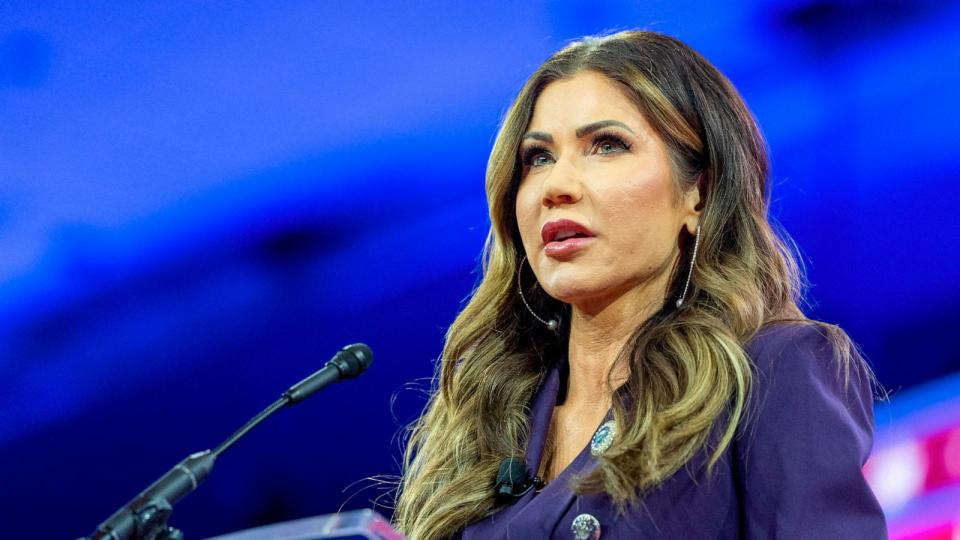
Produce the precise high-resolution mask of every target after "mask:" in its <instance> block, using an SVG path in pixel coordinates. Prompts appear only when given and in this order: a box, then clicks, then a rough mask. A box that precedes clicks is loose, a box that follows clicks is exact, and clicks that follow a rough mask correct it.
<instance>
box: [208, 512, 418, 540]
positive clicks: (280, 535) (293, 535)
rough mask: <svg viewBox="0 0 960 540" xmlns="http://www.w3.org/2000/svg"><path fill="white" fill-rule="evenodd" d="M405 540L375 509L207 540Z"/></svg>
mask: <svg viewBox="0 0 960 540" xmlns="http://www.w3.org/2000/svg"><path fill="white" fill-rule="evenodd" d="M327 538H349V539H357V540H360V539H363V540H406V539H405V538H404V537H403V535H401V534H400V533H398V532H397V531H396V530H394V528H393V527H391V526H390V522H388V521H387V520H386V519H384V517H383V516H381V515H380V514H378V513H376V512H374V511H373V510H353V511H350V512H338V513H336V514H327V515H325V516H316V517H310V518H304V519H296V520H293V521H284V522H282V523H274V524H273V525H265V526H263V527H256V528H253V529H247V530H245V531H239V532H234V533H229V534H224V535H221V536H215V537H213V538H208V539H207V540H322V539H327Z"/></svg>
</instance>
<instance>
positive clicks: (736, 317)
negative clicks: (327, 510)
mask: <svg viewBox="0 0 960 540" xmlns="http://www.w3.org/2000/svg"><path fill="white" fill-rule="evenodd" d="M584 70H589V71H593V72H596V73H599V74H602V75H604V76H606V77H608V78H609V79H611V80H612V81H615V82H616V83H618V84H619V85H620V86H621V87H622V89H623V91H624V94H625V95H627V96H629V97H630V98H631V99H633V101H634V102H635V103H636V105H637V107H638V108H639V110H640V111H641V112H642V113H643V114H644V115H645V116H646V118H647V120H648V122H649V123H650V125H651V126H652V127H653V128H654V129H655V130H656V132H657V134H658V135H659V136H660V138H661V139H662V140H663V141H664V142H665V143H666V146H667V148H668V149H669V154H670V159H671V162H672V165H673V170H674V177H675V181H676V182H677V188H678V190H681V191H682V190H688V189H700V190H701V200H702V201H703V203H704V206H703V214H702V216H701V219H700V224H701V227H702V232H701V239H700V249H699V252H698V255H697V260H696V261H692V262H693V264H694V272H693V279H692V283H691V285H690V290H689V291H688V293H687V297H686V300H685V302H684V304H683V307H682V308H680V309H677V308H675V307H674V301H675V299H676V297H677V295H678V294H679V292H680V289H681V288H682V286H683V283H682V281H683V279H682V278H685V277H686V276H685V273H684V272H680V273H679V274H681V275H680V276H676V275H675V276H674V279H673V282H672V283H671V285H670V289H669V294H670V299H668V301H667V302H665V305H664V307H663V309H661V310H660V311H659V312H658V313H657V314H656V315H654V316H653V317H651V318H650V319H649V320H648V321H647V322H646V323H644V324H643V325H642V326H641V327H639V328H637V329H636V331H635V332H634V334H633V335H632V337H631V339H630V340H629V341H628V343H627V345H626V346H625V347H624V349H623V350H622V351H621V354H620V357H619V358H618V360H617V362H626V363H628V365H629V367H630V369H629V373H630V375H629V379H628V380H627V382H626V383H625V384H623V385H622V386H620V387H619V388H618V389H617V390H616V392H615V393H614V400H613V414H614V419H615V421H616V423H617V426H618V427H617V433H618V436H617V439H616V441H615V442H614V444H613V446H611V447H610V449H609V450H607V451H606V452H605V454H604V455H603V456H602V457H601V458H600V459H599V463H598V467H597V468H596V470H595V471H594V472H593V473H592V474H591V475H590V476H587V477H586V478H582V479H580V482H579V484H578V486H576V487H577V489H579V490H581V491H582V492H588V493H591V492H594V493H595V492H605V493H607V494H608V495H609V496H610V497H611V499H612V500H613V501H614V502H615V503H616V504H618V505H620V506H621V507H624V506H626V505H628V504H630V503H632V502H635V501H637V499H638V497H639V496H641V495H642V493H643V492H644V491H645V490H648V489H650V488H653V487H655V486H657V485H658V484H659V483H661V482H662V481H664V480H665V479H667V478H668V477H669V476H670V475H672V474H673V473H675V472H676V471H677V470H678V469H679V468H680V467H682V466H683V465H684V464H686V463H687V462H688V461H690V460H691V458H692V457H694V455H696V454H697V453H698V452H700V451H706V452H707V453H708V459H707V463H708V467H710V466H712V465H713V464H714V463H715V462H716V461H717V460H718V459H719V458H720V456H721V455H722V454H723V452H724V451H725V450H726V449H727V448H728V446H729V445H730V443H731V441H732V440H733V438H734V437H735V436H736V434H737V428H738V426H739V425H740V422H741V419H742V416H743V414H744V410H745V404H746V402H747V398H748V395H749V390H750V384H751V378H752V375H751V362H750V359H749V357H748V356H747V354H746V353H745V352H744V348H743V346H744V343H745V342H746V341H747V340H749V339H750V337H752V336H753V335H754V334H755V333H756V332H757V331H758V330H759V329H760V328H761V327H762V326H763V325H764V324H767V323H770V322H773V321H795V322H797V323H798V324H817V325H820V326H821V327H822V328H823V329H824V332H825V333H826V335H827V336H828V337H829V338H830V339H831V341H832V342H833V343H834V345H835V347H834V350H835V351H837V354H838V355H839V356H840V358H838V360H839V364H838V365H841V366H844V369H847V368H849V366H850V365H852V364H853V362H852V360H856V361H859V358H858V357H856V356H855V353H854V349H852V348H851V345H850V343H849V340H848V338H847V337H846V335H845V334H844V333H843V332H842V331H840V330H839V329H838V328H836V327H833V326H831V325H826V324H822V323H816V322H814V321H808V320H807V319H806V318H805V316H804V315H803V313H802V312H801V310H800V309H799V308H798V301H799V295H800V291H801V276H800V272H799V271H798V268H797V264H796V262H795V259H794V257H793V256H792V255H791V251H790V249H788V247H787V245H786V244H785V243H784V241H783V240H782V239H781V237H780V236H778V234H777V233H776V232H775V231H774V228H773V227H772V226H771V224H770V221H769V219H768V215H767V214H768V206H769V180H768V163H767V153H766V147H765V144H764V141H763V138H762V136H761V134H760V132H759V129H758V127H757V124H756V121H755V120H754V118H753V116H752V115H751V113H750V111H749V110H748V109H747V107H746V105H745V104H744V102H743V100H742V98H741V97H740V96H739V94H738V93H737V91H736V90H735V89H734V87H733V86H732V85H731V84H730V82H729V81H728V80H727V79H726V77H724V76H723V75H722V74H721V73H720V72H719V71H717V69H716V68H714V67H713V66H712V65H711V64H710V63H709V62H707V61H706V60H705V59H704V58H703V57H701V56H700V55H699V54H698V53H696V52H695V51H693V50H692V49H691V48H689V47H688V46H687V45H685V44H683V43H682V42H680V41H678V40H676V39H674V38H671V37H669V36H665V35H662V34H658V33H653V32H640V31H631V32H621V33H617V34H613V35H610V36H605V37H599V38H594V37H591V38H585V39H582V40H580V41H577V42H575V43H572V44H570V45H568V46H567V47H565V48H563V49H562V50H560V51H558V52H557V53H555V54H554V55H553V56H552V57H550V58H549V59H548V60H547V61H546V62H545V63H544V64H543V65H541V66H540V67H539V68H538V69H537V70H536V72H535V73H534V74H533V75H532V76H531V77H530V79H529V80H528V81H527V82H526V84H525V85H524V86H523V88H522V89H521V91H520V93H519V95H518V96H517V98H516V100H515V101H514V103H513V105H512V106H511V107H510V109H509V111H508V112H507V114H506V117H505V119H504V121H503V124H502V126H501V128H500V131H499V133H498V135H497V138H496V141H495V143H494V146H493V150H492V152H491V155H490V159H489V162H488V164H487V174H486V191H487V199H488V204H489V208H490V219H491V223H492V227H491V231H490V234H489V236H488V239H487V245H486V246H485V249H484V259H483V260H484V263H483V278H482V281H481V282H480V283H479V285H478V286H477V288H476V290H475V291H474V293H473V295H472V297H471V299H470V301H469V303H468V304H467V305H466V307H465V308H464V309H463V311H462V312H461V313H460V314H459V316H458V317H457V318H456V320H455V321H454V323H453V325H452V326H451V327H450V329H449V331H448V332H447V337H446V344H445V346H444V349H443V354H442V357H441V361H440V364H439V366H438V374H437V377H436V388H435V392H434V394H433V395H432V397H431V399H430V401H429V403H428V405H427V408H426V411H425V413H424V414H423V416H422V417H421V418H420V419H419V420H418V421H417V422H416V423H415V424H414V425H413V426H412V427H411V430H410V434H409V440H408V445H407V449H406V455H405V464H404V465H405V467H404V476H403V479H402V481H401V485H400V491H399V495H398V500H397V507H396V511H395V514H394V520H395V522H396V523H397V525H398V527H399V528H400V529H401V531H403V532H404V533H405V534H406V535H407V536H408V537H410V538H411V539H414V540H429V539H434V538H446V537H449V536H451V535H453V534H455V533H456V532H457V531H458V530H460V529H462V528H463V527H464V526H466V525H467V524H469V523H471V522H474V521H477V520H479V519H481V518H483V517H485V516H487V515H489V514H490V513H491V512H492V511H493V510H494V500H493V489H492V482H493V479H494V478H495V476H496V472H497V467H498V464H499V463H500V461H501V460H502V459H503V458H505V457H508V456H522V455H524V451H525V447H526V440H527V437H528V435H529V433H528V430H529V425H528V423H529V419H528V406H529V404H530V401H531V399H532V397H533V395H534V393H535V392H536V389H537V388H538V386H539V384H540V383H541V381H542V378H543V376H544V374H545V373H546V371H547V369H548V368H549V366H550V363H551V362H555V361H557V360H558V359H559V358H561V357H562V356H563V355H564V354H565V352H566V350H565V347H566V337H565V336H563V335H561V336H560V337H559V338H558V337H557V336H556V335H554V334H553V333H551V332H549V331H548V330H547V329H546V328H544V326H543V325H542V324H541V323H539V322H538V321H536V320H535V319H534V318H533V317H532V316H531V315H530V314H529V313H528V312H527V310H526V309H525V307H524V306H523V303H522V302H521V299H520V297H519V295H518V294H517V280H516V276H517V272H518V268H519V264H520V261H521V260H522V258H523V256H524V254H523V248H522V244H521V243H520V239H519V233H518V231H517V225H516V216H515V197H516V193H517V187H518V184H519V179H520V174H521V169H522V167H521V164H520V162H519V159H518V148H519V145H520V140H521V137H522V136H523V134H524V132H525V131H526V130H527V127H528V124H529V121H530V118H531V115H532V112H533V107H534V104H535V102H536V99H537V97H538V96H539V95H540V93H541V92H542V90H543V89H544V88H545V87H546V86H547V85H548V84H550V83H551V82H553V81H557V80H561V79H565V78H569V77H571V76H573V75H575V74H576V73H578V72H581V71H584ZM691 244H692V242H690V238H686V239H685V242H684V246H685V248H686V249H685V250H684V252H685V253H686V255H685V259H689V257H690V251H691V250H690V249H689V248H690V246H691ZM683 263H684V264H683V265H680V267H681V268H686V265H687V264H690V263H691V261H689V260H686V261H684V262H683ZM525 293H526V295H527V298H528V299H530V301H531V305H532V306H533V308H534V309H535V310H537V311H538V313H550V312H551V311H552V312H559V311H567V310H568V309H569V307H568V306H565V305H563V304H561V303H559V302H558V301H556V300H554V299H552V298H550V297H549V296H547V295H546V294H545V293H544V292H543V291H542V289H539V288H538V287H536V285H532V286H531V287H530V288H526V289H525Z"/></svg>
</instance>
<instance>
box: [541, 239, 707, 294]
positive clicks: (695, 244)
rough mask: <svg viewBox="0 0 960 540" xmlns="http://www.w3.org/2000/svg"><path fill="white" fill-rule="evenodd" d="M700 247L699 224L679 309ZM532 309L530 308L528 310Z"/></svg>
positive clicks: (688, 286)
mask: <svg viewBox="0 0 960 540" xmlns="http://www.w3.org/2000/svg"><path fill="white" fill-rule="evenodd" d="M699 247H700V224H699V223H698V224H697V234H696V236H694V237H693V255H691V256H690V269H689V270H688V271H687V282H686V283H685V284H684V285H683V294H681V295H680V298H677V308H679V307H680V306H682V305H683V301H684V300H685V299H686V298H687V289H689V288H690V278H692V277H693V265H694V264H695V263H696V262H697V248H699ZM527 309H530V308H527Z"/></svg>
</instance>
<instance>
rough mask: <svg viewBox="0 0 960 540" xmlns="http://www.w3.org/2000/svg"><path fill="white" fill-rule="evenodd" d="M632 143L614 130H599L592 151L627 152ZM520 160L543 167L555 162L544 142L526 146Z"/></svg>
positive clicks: (595, 135)
mask: <svg viewBox="0 0 960 540" xmlns="http://www.w3.org/2000/svg"><path fill="white" fill-rule="evenodd" d="M631 146H632V145H631V144H630V143H628V142H627V141H626V139H624V138H623V137H621V136H620V135H618V134H616V133H612V132H603V131H599V132H597V133H595V134H594V135H593V137H592V138H591V141H590V152H591V153H598V154H600V155H609V154H617V153H620V152H627V151H629V150H630V147H631ZM520 161H521V163H522V164H523V165H524V166H525V167H533V168H536V167H542V166H544V165H547V164H549V163H552V162H553V156H552V155H550V150H549V149H548V148H547V147H546V146H544V145H542V144H533V145H531V146H528V147H526V148H524V149H523V150H522V151H521V153H520Z"/></svg>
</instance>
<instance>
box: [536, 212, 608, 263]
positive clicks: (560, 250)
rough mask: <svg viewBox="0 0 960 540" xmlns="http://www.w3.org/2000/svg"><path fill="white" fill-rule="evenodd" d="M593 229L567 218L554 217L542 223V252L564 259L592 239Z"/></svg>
mask: <svg viewBox="0 0 960 540" xmlns="http://www.w3.org/2000/svg"><path fill="white" fill-rule="evenodd" d="M594 236H595V235H594V234H593V231H591V230H590V229H588V228H586V227H585V226H583V225H581V224H579V223H577V222H576V221H573V220H569V219H556V220H552V221H548V222H546V223H544V224H543V228H542V229H540V239H541V240H543V244H544V247H543V252H544V254H546V255H547V256H548V257H553V258H554V259H566V258H569V257H570V256H572V255H573V254H575V253H577V252H578V251H580V250H582V249H583V248H584V247H586V246H587V245H589V243H590V242H591V241H592V240H593V237H594Z"/></svg>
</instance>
